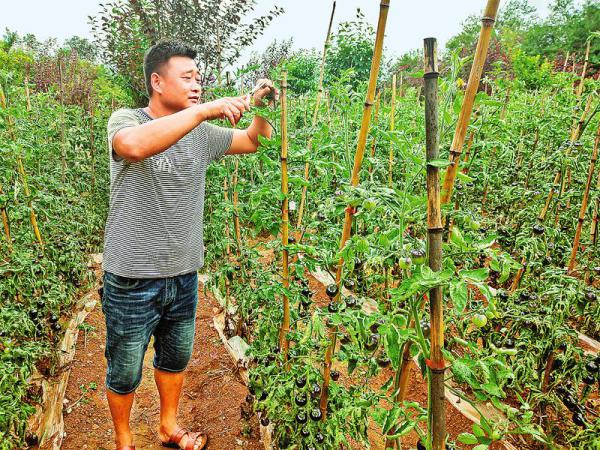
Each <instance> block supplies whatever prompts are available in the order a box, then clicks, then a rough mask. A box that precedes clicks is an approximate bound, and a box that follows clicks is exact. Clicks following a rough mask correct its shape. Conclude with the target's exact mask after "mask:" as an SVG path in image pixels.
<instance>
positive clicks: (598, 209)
mask: <svg viewBox="0 0 600 450" xmlns="http://www.w3.org/2000/svg"><path fill="white" fill-rule="evenodd" d="M596 191H597V192H600V171H599V172H598V182H597V183H596ZM599 221H600V196H598V197H597V198H596V206H595V208H594V218H593V219H592V227H591V229H590V239H591V240H592V244H593V245H596V243H597V242H598V222H599Z"/></svg>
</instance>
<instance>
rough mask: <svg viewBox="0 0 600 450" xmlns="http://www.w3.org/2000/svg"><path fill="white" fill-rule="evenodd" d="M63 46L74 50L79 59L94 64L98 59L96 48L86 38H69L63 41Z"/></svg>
mask: <svg viewBox="0 0 600 450" xmlns="http://www.w3.org/2000/svg"><path fill="white" fill-rule="evenodd" d="M64 46H65V47H66V48H67V49H69V50H74V51H75V52H76V53H77V56H78V57H79V59H83V60H84V61H89V62H91V63H95V62H96V60H97V58H98V47H97V46H96V45H95V44H94V43H93V42H90V41H89V40H88V39H86V38H82V37H79V36H73V37H70V38H69V39H67V40H66V41H65V44H64Z"/></svg>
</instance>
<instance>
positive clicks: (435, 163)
mask: <svg viewBox="0 0 600 450" xmlns="http://www.w3.org/2000/svg"><path fill="white" fill-rule="evenodd" d="M427 165H428V166H432V167H439V168H444V167H448V166H450V165H452V161H449V160H447V159H432V160H431V161H427Z"/></svg>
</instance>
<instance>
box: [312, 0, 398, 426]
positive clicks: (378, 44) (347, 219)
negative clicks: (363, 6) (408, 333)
mask: <svg viewBox="0 0 600 450" xmlns="http://www.w3.org/2000/svg"><path fill="white" fill-rule="evenodd" d="M389 7H390V0H381V3H380V5H379V21H378V24H377V34H376V36H375V48H374V50H373V59H372V61H371V73H370V76H369V87H368V89H367V98H366V101H365V105H364V109H363V117H362V123H361V127H360V132H359V135H358V143H357V146H356V153H355V155H354V167H353V168H352V177H351V180H350V182H351V184H352V186H358V182H359V173H360V168H361V166H362V161H363V158H364V155H365V147H366V144H367V135H368V133H369V125H370V123H371V109H372V108H373V99H374V97H375V88H376V87H377V77H378V76H379V67H380V64H381V54H382V52H383V38H384V35H385V26H386V22H387V16H388V11H389ZM354 213H355V209H354V207H353V206H351V205H348V207H347V208H346V211H345V216H344V228H343V231H342V238H341V240H340V249H343V248H344V246H345V245H346V241H347V240H348V239H349V238H350V232H351V230H352V218H353V216H354ZM343 266H344V260H343V258H340V260H339V262H338V266H337V271H336V275H335V282H336V284H337V285H338V287H339V286H340V284H341V280H342V270H343ZM338 299H339V293H338V296H337V297H336V299H335V300H336V301H337V300H338ZM329 331H330V333H329V338H330V344H329V346H328V347H327V351H326V353H325V364H324V370H323V389H322V390H321V402H320V408H321V413H322V417H323V420H325V418H326V416H327V401H328V398H329V381H330V373H331V359H332V357H333V352H334V350H335V343H336V333H337V330H336V329H335V328H333V329H330V330H329Z"/></svg>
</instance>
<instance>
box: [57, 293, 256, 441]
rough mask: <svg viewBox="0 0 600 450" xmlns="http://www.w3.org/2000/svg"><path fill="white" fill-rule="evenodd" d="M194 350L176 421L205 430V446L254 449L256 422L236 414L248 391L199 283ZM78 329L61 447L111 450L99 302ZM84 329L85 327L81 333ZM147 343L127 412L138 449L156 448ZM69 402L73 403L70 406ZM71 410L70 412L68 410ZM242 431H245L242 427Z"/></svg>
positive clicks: (154, 393)
mask: <svg viewBox="0 0 600 450" xmlns="http://www.w3.org/2000/svg"><path fill="white" fill-rule="evenodd" d="M199 289H200V291H199V298H200V302H199V305H198V313H197V317H196V339H195V343H194V353H193V355H192V360H191V362H190V365H189V369H188V374H187V378H186V383H185V385H184V391H183V396H182V403H181V408H180V423H181V425H183V426H186V427H192V428H193V429H197V430H202V431H204V432H207V433H208V435H209V437H210V442H209V445H208V446H207V447H206V448H207V449H212V450H240V449H244V450H259V449H262V448H264V447H263V446H262V444H261V443H260V441H259V438H258V436H259V432H258V422H257V419H256V417H254V418H253V419H252V420H251V422H250V423H249V424H247V423H245V422H243V421H242V420H241V418H240V405H241V404H242V402H243V401H244V399H245V397H246V394H247V393H248V391H247V389H246V387H245V386H244V385H243V384H242V383H241V382H240V380H239V378H238V376H237V375H236V373H235V365H234V364H233V362H232V361H231V359H230V357H229V355H228V353H227V351H226V350H225V348H224V347H223V345H222V344H221V340H220V339H219V336H218V334H217V332H216V331H215V329H214V328H213V325H212V318H213V316H214V315H215V312H216V311H217V306H218V304H217V302H216V300H215V299H214V298H213V297H212V296H211V295H205V293H204V291H203V286H202V285H200V286H199ZM82 328H83V329H82V330H81V331H80V332H79V333H80V334H79V339H78V345H77V347H78V348H77V353H76V355H75V360H74V364H73V368H72V371H71V375H70V378H69V385H68V388H67V392H66V399H68V402H66V404H65V432H66V437H65V439H64V441H63V445H62V449H64V450H76V449H77V450H80V449H98V450H103V449H105V450H112V449H114V444H113V443H114V437H113V432H112V421H111V418H110V413H109V411H108V405H107V403H106V394H105V390H104V373H105V369H106V360H105V359H104V339H105V326H104V316H103V314H102V310H101V308H100V304H99V303H98V305H97V307H96V308H95V309H94V311H92V312H91V313H90V315H89V316H88V318H87V320H86V321H85V325H84V326H83V327H82ZM86 329H87V331H85V330H86ZM153 353H154V352H153V350H152V345H150V347H149V350H148V352H147V353H146V358H145V361H144V374H143V380H142V384H141V385H140V387H139V388H138V391H137V395H136V401H135V404H134V409H133V412H132V427H133V429H134V433H135V443H136V448H137V449H147V450H159V449H162V448H164V447H161V446H160V445H159V441H158V437H157V435H156V433H155V431H154V430H155V428H156V426H157V424H158V417H159V411H158V393H157V391H156V386H155V384H154V378H153V375H152V370H153V369H152V357H153ZM72 405H74V406H72ZM70 408H72V410H71V411H70V412H69V409H70ZM244 429H245V430H244Z"/></svg>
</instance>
